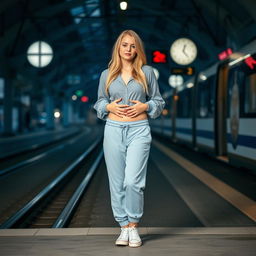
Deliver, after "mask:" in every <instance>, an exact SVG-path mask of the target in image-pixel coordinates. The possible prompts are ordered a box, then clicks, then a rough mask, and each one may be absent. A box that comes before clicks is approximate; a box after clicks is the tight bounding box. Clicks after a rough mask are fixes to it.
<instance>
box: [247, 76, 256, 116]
mask: <svg viewBox="0 0 256 256" xmlns="http://www.w3.org/2000/svg"><path fill="white" fill-rule="evenodd" d="M244 90H245V93H244V114H256V73H254V74H250V75H247V76H245V84H244Z"/></svg>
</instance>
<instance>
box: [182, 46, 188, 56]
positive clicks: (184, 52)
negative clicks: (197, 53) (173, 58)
mask: <svg viewBox="0 0 256 256" xmlns="http://www.w3.org/2000/svg"><path fill="white" fill-rule="evenodd" d="M186 46H187V45H186V44H185V45H184V47H183V50H182V52H183V53H184V54H185V55H186V56H187V57H188V55H187V54H186V52H185V48H186Z"/></svg>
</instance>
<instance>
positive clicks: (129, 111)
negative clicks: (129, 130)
mask: <svg viewBox="0 0 256 256" xmlns="http://www.w3.org/2000/svg"><path fill="white" fill-rule="evenodd" d="M130 101H131V102H133V103H135V105H133V106H130V107H127V108H125V110H126V112H125V113H126V116H128V117H136V116H137V115H139V114H140V113H142V112H144V111H146V110H147V108H148V105H147V104H145V103H142V102H140V101H139V100H130Z"/></svg>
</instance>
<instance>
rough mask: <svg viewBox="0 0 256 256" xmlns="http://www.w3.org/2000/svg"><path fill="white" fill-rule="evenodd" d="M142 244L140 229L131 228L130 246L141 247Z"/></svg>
mask: <svg viewBox="0 0 256 256" xmlns="http://www.w3.org/2000/svg"><path fill="white" fill-rule="evenodd" d="M141 244H142V241H141V239H140V236H139V233H138V229H137V228H136V227H129V246H130V247H139V246H141Z"/></svg>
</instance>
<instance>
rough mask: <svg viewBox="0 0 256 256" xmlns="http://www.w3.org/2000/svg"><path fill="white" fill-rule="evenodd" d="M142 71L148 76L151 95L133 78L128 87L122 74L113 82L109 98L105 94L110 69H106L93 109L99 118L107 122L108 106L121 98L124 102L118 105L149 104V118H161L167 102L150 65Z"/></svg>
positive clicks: (144, 66)
mask: <svg viewBox="0 0 256 256" xmlns="http://www.w3.org/2000/svg"><path fill="white" fill-rule="evenodd" d="M142 71H143V72H144V74H145V76H146V80H147V84H148V92H149V95H146V93H145V92H144V90H143V87H142V85H140V84H139V83H138V82H137V81H136V80H134V79H133V78H132V77H131V79H130V80H129V81H128V83H127V85H126V84H125V83H124V81H123V79H122V77H121V74H119V75H118V77H117V78H116V79H115V80H113V81H112V82H111V84H110V86H109V90H108V92H109V96H108V95H107V94H106V92H105V83H106V79H107V75H108V69H105V70H104V71H103V72H102V73H101V76H100V82H99V87H98V100H97V101H96V103H95V104H94V106H93V108H94V109H95V110H96V111H97V117H98V118H100V119H102V120H105V121H106V119H107V115H108V113H109V111H107V109H106V106H107V104H109V103H111V102H112V101H114V100H117V99H119V98H122V100H121V101H120V102H118V103H117V104H127V105H129V106H132V105H134V104H135V103H133V102H130V101H129V100H139V101H140V102H143V103H147V104H148V105H149V107H148V110H147V111H146V112H147V114H148V116H149V117H150V118H153V119H155V118H157V117H158V116H160V114H161V113H162V110H163V108H164V106H165V101H164V100H163V98H162V96H161V94H160V92H159V86H158V83H157V79H156V77H155V74H154V71H153V68H152V67H151V66H148V65H143V66H142Z"/></svg>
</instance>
